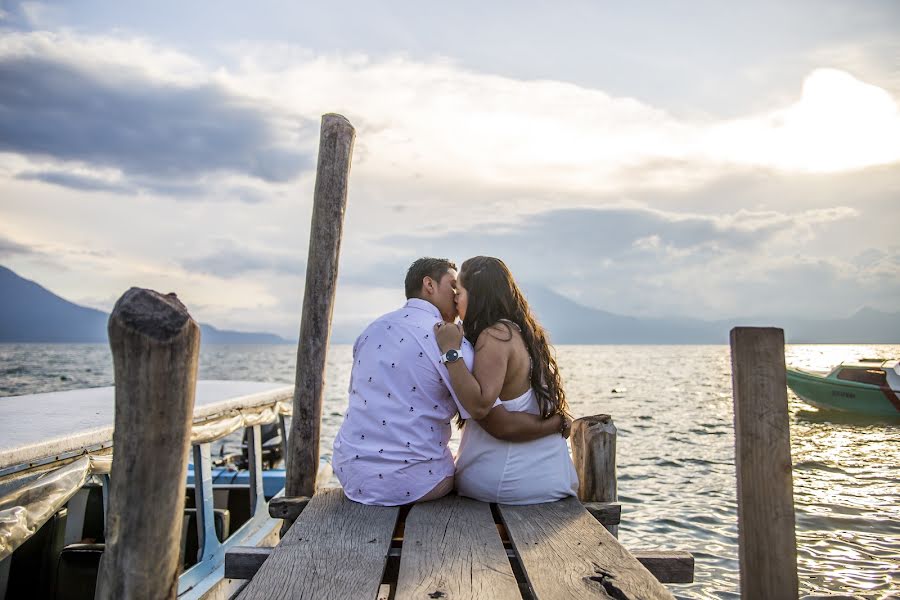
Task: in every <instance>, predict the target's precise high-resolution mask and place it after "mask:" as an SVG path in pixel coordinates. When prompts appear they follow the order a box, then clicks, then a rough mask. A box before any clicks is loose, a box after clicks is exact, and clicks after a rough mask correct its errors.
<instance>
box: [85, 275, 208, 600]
mask: <svg viewBox="0 0 900 600" xmlns="http://www.w3.org/2000/svg"><path fill="white" fill-rule="evenodd" d="M109 345H110V347H111V349H112V355H113V367H114V375H115V389H116V392H115V395H116V417H115V429H114V431H113V464H112V473H111V477H110V488H111V489H110V493H109V513H108V515H107V520H106V551H105V552H104V553H103V559H102V566H101V572H100V577H99V581H98V585H97V594H96V597H97V598H100V599H103V600H107V599H109V600H112V599H115V600H122V599H125V600H136V599H143V598H147V599H151V598H153V599H156V598H169V599H172V598H175V596H176V594H177V592H178V567H179V565H178V554H179V549H180V544H181V523H182V520H183V518H182V517H183V515H184V495H185V485H184V482H185V481H186V479H185V478H186V475H187V452H188V447H189V445H190V434H191V422H192V420H193V414H194V392H195V389H196V384H197V356H198V353H199V350H200V328H199V327H198V326H197V324H196V323H195V322H194V320H193V319H191V316H190V315H189V314H188V311H187V309H186V308H185V307H184V305H183V304H182V303H181V302H179V300H178V298H176V297H175V295H174V294H169V295H167V296H163V295H161V294H159V293H157V292H154V291H152V290H145V289H138V288H131V289H130V290H128V291H127V292H125V294H123V295H122V297H121V298H120V299H119V301H118V302H117V303H116V306H115V308H114V309H113V312H112V314H111V315H110V317H109Z"/></svg>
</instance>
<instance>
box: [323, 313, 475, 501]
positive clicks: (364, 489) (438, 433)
mask: <svg viewBox="0 0 900 600" xmlns="http://www.w3.org/2000/svg"><path fill="white" fill-rule="evenodd" d="M441 320H442V319H441V313H440V311H438V309H437V307H435V306H434V305H433V304H431V303H430V302H427V301H425V300H420V299H418V298H414V299H411V300H408V301H407V302H406V305H405V306H404V307H403V308H401V309H400V310H396V311H394V312H391V313H388V314H386V315H384V316H382V317H379V318H378V319H376V320H375V321H374V322H373V323H372V324H371V325H369V326H368V327H367V328H366V330H365V331H363V333H362V334H361V335H360V336H359V338H357V340H356V343H355V344H354V346H353V370H352V372H351V374H350V388H349V390H348V392H349V395H350V402H349V407H348V409H347V412H346V413H345V414H344V422H343V423H342V424H341V428H340V430H339V431H338V433H337V436H336V437H335V439H334V454H333V458H332V467H333V469H334V474H335V475H336V476H337V478H338V480H339V481H340V482H341V485H342V486H343V487H344V493H345V494H346V495H347V497H348V498H350V499H351V500H355V501H356V502H361V503H363V504H377V505H381V506H396V505H399V504H407V503H409V502H413V501H415V500H418V499H419V498H421V497H422V496H424V495H425V494H427V493H428V492H429V491H431V490H432V489H433V488H434V487H435V486H436V485H437V484H438V483H439V482H440V481H441V480H443V479H444V478H446V477H449V476H450V475H453V469H454V466H453V455H452V453H451V452H450V449H449V448H448V447H447V442H448V441H449V440H450V434H451V430H450V427H451V425H450V424H451V422H452V420H453V417H454V416H455V415H456V413H457V411H459V412H460V414H461V415H462V416H463V418H468V417H469V415H468V413H466V412H465V410H464V409H463V408H462V406H461V405H460V404H459V400H458V399H457V398H456V395H455V393H454V392H453V388H452V387H451V385H450V375H449V373H448V372H447V368H446V366H445V365H443V364H441V360H440V357H441V352H440V349H439V348H438V345H437V342H436V341H435V339H434V324H435V323H437V322H439V321H441ZM462 358H463V360H464V361H465V364H466V366H467V367H468V368H469V370H471V369H472V361H473V358H474V351H473V349H472V345H471V344H470V343H469V342H468V341H466V340H465V339H464V340H463V345H462Z"/></svg>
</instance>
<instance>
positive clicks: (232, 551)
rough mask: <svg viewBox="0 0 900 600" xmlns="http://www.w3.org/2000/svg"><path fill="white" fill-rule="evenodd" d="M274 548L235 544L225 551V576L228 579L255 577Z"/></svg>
mask: <svg viewBox="0 0 900 600" xmlns="http://www.w3.org/2000/svg"><path fill="white" fill-rule="evenodd" d="M273 551H274V548H266V547H258V546H235V547H234V548H229V549H228V550H227V551H226V552H225V577H227V578H228V579H253V576H254V575H256V573H257V572H258V571H259V570H260V569H261V568H262V566H263V563H264V562H266V559H268V558H269V557H270V556H271V555H272V552H273Z"/></svg>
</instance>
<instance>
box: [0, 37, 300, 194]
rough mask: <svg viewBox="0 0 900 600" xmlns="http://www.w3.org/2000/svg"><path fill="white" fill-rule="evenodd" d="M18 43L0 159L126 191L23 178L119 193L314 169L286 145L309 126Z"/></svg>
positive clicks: (3, 86)
mask: <svg viewBox="0 0 900 600" xmlns="http://www.w3.org/2000/svg"><path fill="white" fill-rule="evenodd" d="M16 41H18V42H19V44H18V45H15V44H12V43H10V42H8V41H7V42H6V43H5V45H3V46H0V151H6V152H15V153H20V154H24V155H28V156H33V157H36V158H37V159H45V158H48V157H49V158H51V159H55V160H56V161H59V162H61V163H63V164H76V165H90V166H91V167H93V168H107V169H115V170H118V171H120V172H121V173H122V178H123V179H124V180H126V183H125V184H123V186H118V185H116V184H111V185H105V184H103V183H102V182H99V181H91V180H89V179H86V178H85V177H79V176H76V175H66V174H65V173H59V172H57V173H37V174H25V175H24V177H31V178H35V179H42V180H44V181H51V182H53V183H57V184H60V185H67V186H70V187H73V188H75V189H106V190H108V191H117V190H122V189H124V188H127V187H134V186H138V187H141V186H144V187H150V188H151V189H161V188H163V187H164V186H165V185H170V186H173V185H174V186H176V187H177V186H179V185H186V184H190V182H192V181H193V180H196V179H197V178H199V177H203V176H209V175H213V174H216V173H238V174H244V175H247V176H250V177H253V178H255V179H257V180H261V181H264V182H268V183H282V182H286V181H290V180H292V179H294V178H296V177H297V176H298V175H299V174H300V173H301V172H302V171H303V170H305V169H309V168H310V167H311V165H312V161H311V158H310V155H309V153H308V152H305V151H303V150H301V149H298V148H297V147H296V146H295V145H292V144H290V140H288V139H286V138H287V137H290V135H296V133H297V131H302V130H305V129H306V128H307V127H308V126H309V123H307V122H306V121H305V120H304V119H302V118H299V117H294V118H292V119H290V120H289V121H288V122H287V123H284V122H275V120H274V119H273V118H270V116H268V115H267V114H266V113H265V111H264V108H262V107H259V106H254V105H253V104H251V103H250V102H248V101H247V100H246V99H243V98H240V97H238V96H235V95H233V94H231V93H229V92H227V91H226V90H225V89H223V88H222V87H221V86H219V85H217V84H215V83H213V82H209V81H204V80H193V81H184V79H186V78H188V77H187V76H186V75H185V76H178V77H175V76H173V77H170V79H174V81H171V80H167V79H166V78H164V77H157V76H155V75H154V73H153V71H152V70H148V69H140V68H136V69H135V70H133V71H128V70H126V69H124V68H122V67H124V66H125V65H123V64H118V65H115V66H117V67H119V68H118V69H116V68H108V67H109V65H108V64H103V63H102V62H101V63H100V64H91V63H89V62H84V61H79V59H80V58H83V55H84V52H82V53H81V54H78V53H75V54H74V55H72V56H69V57H62V56H59V55H58V54H59V52H58V48H57V49H54V51H49V50H46V43H45V42H46V40H44V39H43V38H37V37H34V36H32V37H22V36H19V38H18V40H16ZM28 42H32V43H31V44H30V45H29V44H28ZM38 42H41V43H38ZM64 42H65V40H63V42H61V43H60V45H62V46H65V45H66V44H65V43H64ZM89 45H90V44H89V42H84V43H83V44H81V46H78V45H76V48H82V47H83V46H89ZM45 50H46V51H45ZM104 62H106V63H109V62H110V58H109V57H107V59H106V60H105V61H104ZM283 126H286V127H287V133H288V134H289V135H286V134H285V132H282V131H280V129H279V128H280V127H283ZM60 170H62V169H57V171H60ZM132 180H134V181H132ZM182 191H183V190H182Z"/></svg>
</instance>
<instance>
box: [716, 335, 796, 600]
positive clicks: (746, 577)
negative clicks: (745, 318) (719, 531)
mask: <svg viewBox="0 0 900 600" xmlns="http://www.w3.org/2000/svg"><path fill="white" fill-rule="evenodd" d="M731 378H732V386H733V388H734V444H735V467H736V469H735V470H736V472H737V499H738V542H739V543H738V556H739V558H740V565H741V596H742V597H744V598H796V597H797V595H798V590H799V580H798V577H797V540H796V535H795V533H794V495H793V484H792V481H791V431H790V419H789V417H788V403H787V372H786V369H785V365H784V331H782V330H781V329H774V328H764V327H735V328H734V329H732V330H731Z"/></svg>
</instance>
